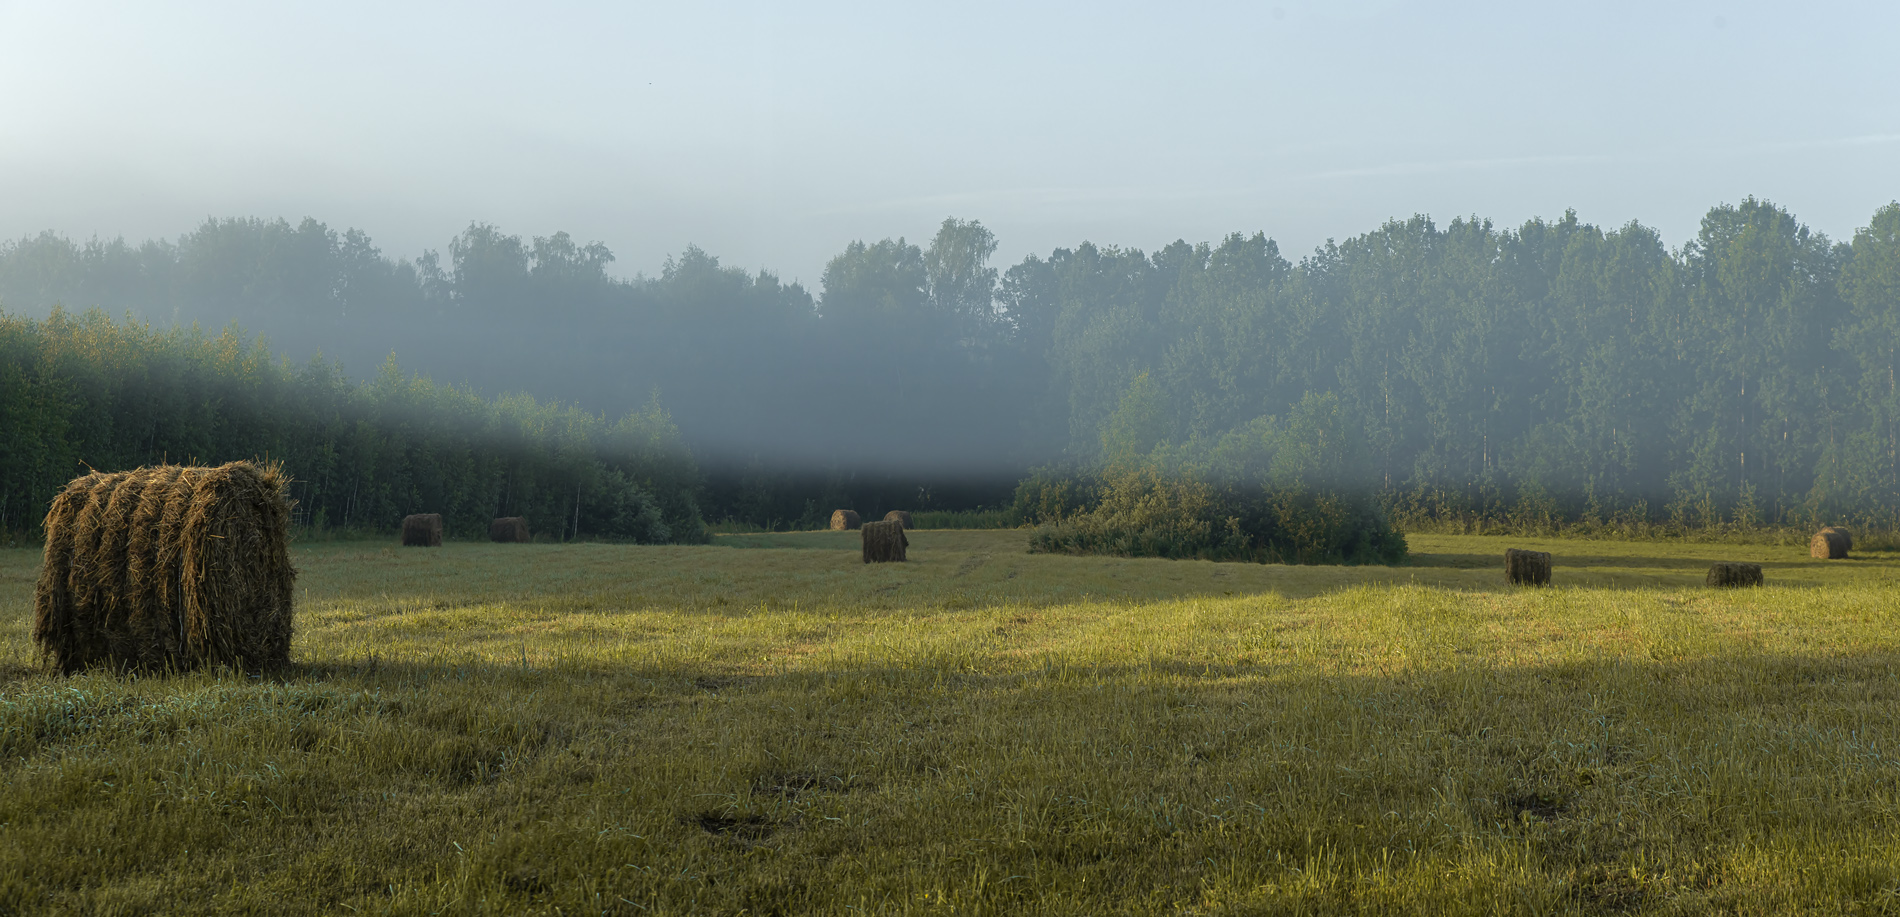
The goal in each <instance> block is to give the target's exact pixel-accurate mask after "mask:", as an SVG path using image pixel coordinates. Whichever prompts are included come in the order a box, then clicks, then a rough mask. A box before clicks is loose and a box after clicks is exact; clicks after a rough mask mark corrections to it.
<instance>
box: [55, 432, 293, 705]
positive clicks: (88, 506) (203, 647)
mask: <svg viewBox="0 0 1900 917" xmlns="http://www.w3.org/2000/svg"><path fill="white" fill-rule="evenodd" d="M288 485H289V479H287V478H286V477H285V476H284V475H283V472H282V471H281V469H279V468H278V467H277V466H275V465H272V466H267V467H264V468H259V467H258V466H256V465H253V464H251V463H250V462H232V463H231V464H228V465H221V466H218V467H216V468H204V467H181V466H178V465H161V466H158V467H151V468H140V469H137V470H135V471H120V472H114V473H110V474H107V473H103V472H94V473H92V474H89V475H86V476H85V477H81V478H77V479H75V480H74V481H73V482H72V483H70V484H68V485H66V489H65V490H64V491H63V492H61V493H60V495H59V496H57V497H55V498H54V499H53V506H52V509H51V510H50V511H49V512H48V513H47V514H46V554H45V560H44V562H43V563H42V565H41V567H40V579H39V585H38V587H37V588H36V589H35V592H34V615H33V642H34V643H36V644H38V645H39V648H40V653H41V654H42V655H43V656H45V657H47V658H48V659H50V660H51V661H52V663H53V665H54V666H55V667H56V668H58V669H59V671H61V672H63V673H67V674H71V673H73V672H77V671H79V670H81V669H85V668H88V667H90V666H93V665H98V664H108V665H112V666H115V667H117V668H137V669H178V670H183V669H192V668H197V667H199V666H202V665H230V666H237V667H240V668H244V669H250V670H253V671H255V670H261V669H266V668H270V667H273V666H278V665H282V664H284V663H287V662H289V661H290V629H291V596H292V594H293V592H294V591H295V586H296V579H297V571H296V570H295V569H293V568H292V567H291V565H290V501H289V499H288V498H287V497H286V496H285V492H286V489H287V488H288Z"/></svg>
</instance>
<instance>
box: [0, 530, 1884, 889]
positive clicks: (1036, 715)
mask: <svg viewBox="0 0 1900 917" xmlns="http://www.w3.org/2000/svg"><path fill="white" fill-rule="evenodd" d="M1024 540H1025V537H1024V533H1023V532H1021V531H981V532H978V531H969V532H959V531H920V532H913V533H912V534H911V542H912V548H911V557H912V560H913V562H912V563H909V564H904V565H889V566H876V567H868V568H867V567H865V566H863V565H862V564H860V563H859V562H858V559H857V552H856V536H855V533H839V534H833V533H800V534H785V535H742V536H726V537H722V538H721V539H720V540H719V543H718V544H717V545H715V546H710V547H694V548H688V547H630V546H607V545H573V546H562V545H505V546H504V545H487V544H466V543H463V544H450V545H449V546H447V547H444V548H442V549H439V550H425V549H400V548H395V547H386V546H384V545H381V544H367V543H348V542H344V543H331V544H315V545H308V546H303V547H299V548H298V549H297V551H296V562H297V564H298V565H299V567H300V569H301V571H302V576H301V578H300V580H299V592H300V596H299V598H300V605H299V612H298V628H299V632H298V635H297V639H296V643H295V646H294V649H293V657H294V658H295V659H296V660H297V664H296V666H295V667H294V668H293V669H292V670H291V671H289V672H286V673H283V674H281V675H280V676H276V677H270V678H263V679H252V678H245V677H242V676H237V675H229V674H218V673H197V674H192V675H187V676H182V677H149V676H148V677H122V676H117V675H109V674H94V675H86V676H82V677H77V678H72V679H63V678H58V677H54V676H50V675H47V674H45V673H44V672H43V671H41V670H40V669H39V668H38V667H37V663H36V661H35V655H34V652H33V650H32V647H31V645H30V642H29V640H28V631H29V627H30V620H31V613H32V609H31V591H32V583H33V579H34V578H35V576H36V568H37V565H38V560H39V557H38V551H37V550H10V551H4V552H0V913H73V914H170V913H179V914H186V913H257V914H305V913H308V914H331V913H344V914H348V913H361V914H386V913H389V914H438V913H441V914H464V913H493V914H504V913H506V914H523V913H541V914H567V915H577V914H603V913H604V914H685V913H752V914H801V913H816V914H905V913H917V914H934V913H941V914H1041V913H1047V914H1114V913H1129V914H1153V913H1162V914H1167V913H1179V914H1228V913H1232V914H1251V913H1341V912H1355V911H1364V912H1375V913H1398V914H1403V913H1414V914H1446V913H1526V914H1533V913H1622V912H1641V913H1691V914H1694V913H1752V914H1779V913H1790V912H1813V913H1900V555H1894V554H1877V553H1876V554H1864V555H1860V556H1857V557H1856V558H1855V559H1853V560H1848V561H1832V562H1822V561H1811V560H1809V559H1807V558H1806V557H1805V556H1804V555H1805V551H1803V550H1801V549H1797V548H1783V547H1751V546H1727V545H1710V544H1692V545H1670V544H1660V543H1654V542H1643V543H1617V542H1601V541H1554V542H1545V543H1538V542H1536V541H1535V540H1530V539H1512V540H1509V541H1507V540H1503V539H1497V538H1482V537H1459V536H1424V535H1420V536H1413V537H1412V538H1411V543H1412V548H1413V551H1414V555H1415V558H1414V563H1413V565H1411V566H1406V567H1397V568H1290V567H1266V566H1251V565H1240V564H1221V565H1216V564H1208V563H1198V562H1169V561H1153V560H1120V559H1107V558H1078V557H1056V556H1044V555H1029V554H1026V553H1023V544H1024ZM1507 546H1519V547H1542V548H1545V549H1548V550H1552V551H1553V552H1554V553H1555V554H1556V555H1557V561H1556V562H1557V567H1556V582H1557V584H1558V588H1554V589H1549V590H1521V589H1514V588H1511V587H1508V586H1506V585H1505V584H1504V583H1503V581H1502V580H1503V577H1502V572H1501V566H1502V561H1501V555H1502V552H1503V550H1504V548H1505V547H1507ZM1712 560H1755V561H1759V562H1762V563H1764V564H1765V565H1766V568H1767V577H1768V582H1769V586H1768V587H1767V588H1764V589H1747V590H1737V591H1719V592H1718V591H1713V590H1708V589H1704V588H1702V586H1701V578H1702V574H1703V571H1704V570H1705V569H1706V567H1707V564H1708V563H1709V562H1710V561H1712Z"/></svg>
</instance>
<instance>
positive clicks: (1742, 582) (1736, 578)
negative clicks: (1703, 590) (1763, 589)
mask: <svg viewBox="0 0 1900 917" xmlns="http://www.w3.org/2000/svg"><path fill="white" fill-rule="evenodd" d="M1704 582H1706V583H1707V584H1708V585H1710V586H1759V585H1761V564H1743V563H1728V562H1720V563H1715V564H1711V565H1710V566H1709V577H1708V579H1707V580H1705V581H1704Z"/></svg>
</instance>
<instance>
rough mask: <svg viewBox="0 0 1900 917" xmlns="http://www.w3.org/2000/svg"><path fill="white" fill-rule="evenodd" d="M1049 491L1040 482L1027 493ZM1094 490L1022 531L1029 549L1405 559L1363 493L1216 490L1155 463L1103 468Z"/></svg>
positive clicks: (1273, 559) (1268, 558) (1331, 560)
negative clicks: (1081, 503) (1079, 506)
mask: <svg viewBox="0 0 1900 917" xmlns="http://www.w3.org/2000/svg"><path fill="white" fill-rule="evenodd" d="M1024 483H1025V485H1028V484H1029V483H1030V482H1027V481H1026V482H1024ZM1050 490H1051V488H1049V487H1047V486H1046V484H1044V485H1041V486H1040V487H1039V489H1038V490H1036V491H1032V493H1034V494H1046V493H1049V492H1050ZM1058 492H1061V491H1058ZM1023 493H1024V491H1023V490H1022V489H1019V490H1018V495H1019V497H1020V495H1022V494H1023ZM1100 494H1101V497H1100V500H1099V502H1097V503H1096V504H1095V505H1094V506H1093V507H1092V508H1088V509H1085V510H1079V511H1072V512H1067V513H1064V514H1062V515H1054V516H1052V517H1045V518H1051V520H1052V521H1048V522H1045V523H1044V524H1043V525H1041V526H1040V527H1038V528H1037V529H1036V531H1035V532H1034V533H1033V534H1032V535H1031V536H1030V542H1029V545H1030V546H1029V549H1030V551H1031V552H1035V553H1050V554H1113V555H1119V556H1122V557H1167V558H1174V559H1197V560H1245V561H1254V562H1257V563H1297V564H1395V563H1399V562H1401V561H1403V560H1404V559H1405V536H1404V535H1403V534H1401V533H1400V532H1399V530H1398V529H1397V528H1395V527H1394V526H1393V525H1392V523H1391V521H1390V520H1389V519H1387V518H1386V515H1385V512H1384V510H1383V509H1381V508H1380V506H1379V505H1378V503H1377V502H1375V501H1374V500H1372V499H1370V497H1367V496H1353V495H1350V494H1347V493H1344V492H1339V491H1306V490H1302V489H1299V488H1293V487H1275V486H1271V485H1239V484H1236V485H1229V486H1226V487H1219V488H1217V487H1214V486H1211V485H1208V484H1206V483H1203V482H1201V481H1198V480H1195V479H1193V478H1191V477H1186V476H1170V475H1167V474H1164V473H1163V472H1161V471H1160V470H1159V469H1158V468H1156V467H1154V466H1143V467H1138V468H1134V469H1128V470H1120V471H1111V472H1109V473H1107V474H1106V475H1105V476H1104V478H1103V481H1102V483H1101V485H1100Z"/></svg>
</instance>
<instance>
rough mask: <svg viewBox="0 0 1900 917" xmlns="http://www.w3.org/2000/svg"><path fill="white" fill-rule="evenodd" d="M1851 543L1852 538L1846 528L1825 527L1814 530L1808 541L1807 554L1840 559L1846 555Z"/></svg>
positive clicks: (1827, 558) (1852, 542)
mask: <svg viewBox="0 0 1900 917" xmlns="http://www.w3.org/2000/svg"><path fill="white" fill-rule="evenodd" d="M1853 544H1854V539H1853V537H1852V536H1850V535H1848V534H1847V530H1846V529H1843V528H1832V527H1830V528H1825V529H1822V530H1820V531H1818V532H1815V533H1814V538H1813V540H1811V541H1809V542H1808V556H1809V557H1819V558H1821V559H1823V560H1841V559H1843V558H1845V557H1846V556H1847V549H1848V548H1850V547H1852V546H1853Z"/></svg>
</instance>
